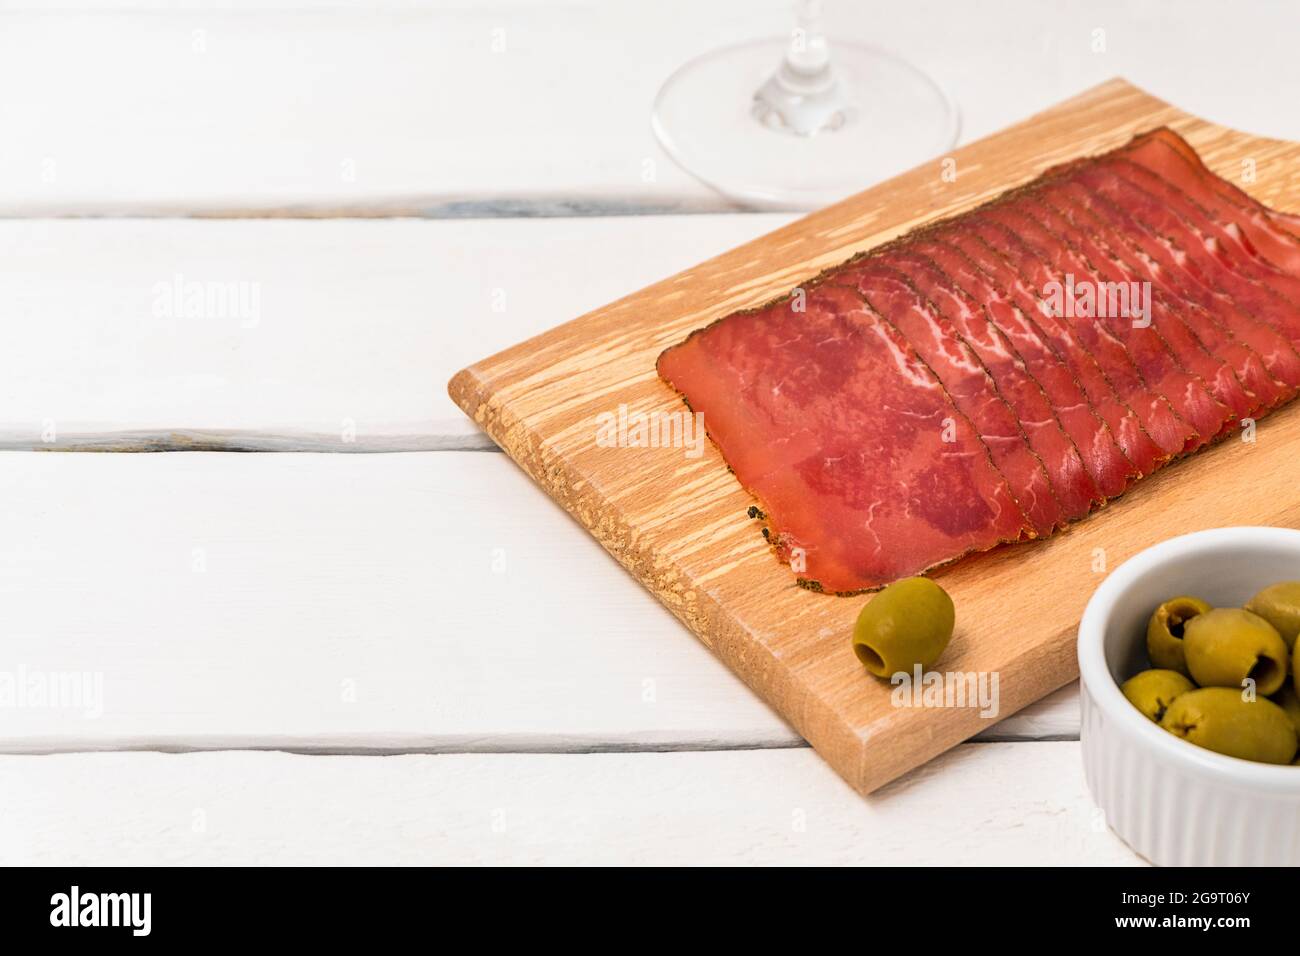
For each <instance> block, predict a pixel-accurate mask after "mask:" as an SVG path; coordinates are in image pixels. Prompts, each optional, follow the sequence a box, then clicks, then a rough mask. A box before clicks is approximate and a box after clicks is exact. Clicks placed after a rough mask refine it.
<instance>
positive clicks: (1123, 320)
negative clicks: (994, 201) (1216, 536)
mask: <svg viewBox="0 0 1300 956" xmlns="http://www.w3.org/2000/svg"><path fill="white" fill-rule="evenodd" d="M995 213H996V210H993V209H991V210H989V212H988V214H987V215H981V216H980V217H977V218H976V219H975V222H976V224H977V226H976V228H983V227H984V224H985V223H988V224H991V225H994V226H997V227H999V228H1000V229H1001V231H1002V241H1003V243H1004V245H1005V247H1006V248H1007V249H1008V250H1009V251H1010V252H1011V254H1013V255H1015V256H1016V262H1017V263H1018V264H1020V266H1021V267H1022V268H1023V269H1024V270H1025V272H1026V274H1028V275H1030V276H1031V277H1032V278H1033V280H1034V281H1035V282H1036V283H1037V284H1038V287H1039V290H1040V292H1039V296H1040V298H1042V300H1043V310H1044V311H1049V312H1051V314H1052V315H1053V316H1054V317H1056V318H1057V319H1058V320H1060V321H1063V322H1066V323H1067V324H1068V325H1069V326H1070V327H1071V328H1072V329H1073V330H1074V332H1075V334H1076V335H1078V336H1079V338H1080V339H1081V340H1083V341H1084V342H1085V343H1087V346H1088V348H1089V350H1090V351H1092V353H1093V354H1094V355H1095V356H1096V357H1097V361H1098V362H1099V363H1100V364H1101V366H1102V368H1103V370H1104V371H1105V372H1106V375H1107V377H1108V378H1109V379H1110V381H1111V382H1112V383H1114V385H1115V387H1116V390H1117V391H1118V393H1119V395H1120V397H1121V398H1123V399H1124V401H1125V402H1127V403H1128V405H1129V407H1131V408H1132V409H1133V410H1134V411H1135V412H1137V414H1138V416H1139V418H1141V419H1142V423H1143V426H1144V427H1145V428H1146V430H1147V433H1148V434H1150V435H1151V436H1152V437H1153V438H1155V439H1156V441H1157V443H1161V447H1163V448H1165V449H1166V450H1171V449H1173V448H1174V441H1175V440H1181V448H1179V449H1178V450H1179V451H1191V450H1193V449H1195V448H1198V447H1200V446H1201V445H1202V444H1204V443H1205V442H1206V441H1208V440H1209V439H1210V438H1212V437H1213V436H1214V435H1216V434H1218V431H1219V428H1220V425H1221V423H1222V421H1223V419H1224V417H1225V416H1224V415H1220V414H1218V411H1219V409H1217V408H1216V407H1215V405H1216V404H1217V403H1215V402H1214V399H1213V398H1212V397H1211V396H1210V394H1209V393H1208V392H1207V391H1206V390H1205V389H1204V387H1203V386H1201V385H1200V384H1199V383H1198V382H1196V381H1194V380H1193V378H1192V377H1191V376H1189V375H1188V374H1187V372H1186V370H1184V369H1183V368H1182V367H1181V366H1179V365H1178V362H1177V360H1176V358H1175V357H1174V356H1173V354H1172V353H1171V351H1170V349H1169V347H1168V344H1167V343H1166V342H1165V341H1164V340H1163V337H1162V336H1160V335H1159V334H1158V333H1156V332H1155V331H1154V329H1153V328H1152V327H1151V326H1149V325H1148V326H1147V327H1146V328H1142V329H1139V328H1137V323H1136V322H1134V321H1133V320H1132V319H1130V318H1128V317H1125V316H1121V317H1118V318H1117V317H1115V316H1113V315H1111V314H1110V313H1111V312H1112V311H1116V310H1112V309H1110V308H1106V309H1101V310H1096V309H1095V308H1092V309H1089V308H1088V299H1087V298H1086V297H1090V298H1092V299H1093V300H1094V301H1093V305H1094V307H1095V304H1096V303H1095V299H1096V297H1097V295H1098V294H1099V292H1098V290H1100V289H1101V288H1102V285H1103V282H1104V280H1103V279H1102V278H1101V277H1100V276H1099V275H1098V274H1097V273H1096V270H1095V267H1094V266H1093V265H1092V264H1091V263H1090V262H1088V261H1087V260H1086V259H1084V258H1083V257H1082V256H1081V255H1080V254H1079V252H1078V250H1076V249H1074V248H1073V247H1071V246H1069V245H1067V244H1065V243H1062V242H1061V241H1060V240H1059V239H1058V238H1056V237H1053V236H1051V235H1050V234H1047V235H1042V234H1040V233H1038V232H1035V231H1033V230H1029V232H1030V234H1029V235H1025V234H1024V231H1023V230H1016V229H1012V228H1010V227H1008V226H1006V225H1005V224H1004V223H1001V222H998V221H997V219H996V215H995ZM988 234H991V233H988ZM1025 252H1028V253H1029V254H1028V255H1026V254H1025ZM1088 289H1091V290H1092V293H1091V296H1089V294H1088V293H1087V292H1085V291H1084V290H1088ZM1053 293H1054V294H1053ZM1051 299H1055V301H1054V302H1053V301H1049V300H1051ZM1096 311H1100V312H1103V313H1105V314H1104V315H1095V314H1094V312H1096ZM1148 333H1149V334H1148ZM1225 411H1226V410H1225ZM1207 429H1208V434H1207Z"/></svg>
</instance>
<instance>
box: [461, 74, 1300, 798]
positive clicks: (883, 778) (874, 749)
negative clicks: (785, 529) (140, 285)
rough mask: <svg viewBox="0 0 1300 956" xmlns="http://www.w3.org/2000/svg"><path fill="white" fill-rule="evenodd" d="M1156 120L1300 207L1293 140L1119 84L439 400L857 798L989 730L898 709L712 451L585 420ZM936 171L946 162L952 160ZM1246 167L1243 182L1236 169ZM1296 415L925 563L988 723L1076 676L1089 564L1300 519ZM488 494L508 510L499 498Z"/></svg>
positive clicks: (1276, 418)
mask: <svg viewBox="0 0 1300 956" xmlns="http://www.w3.org/2000/svg"><path fill="white" fill-rule="evenodd" d="M1160 125H1168V126H1171V127H1173V128H1174V129H1176V130H1177V131H1178V132H1179V133H1181V134H1182V135H1183V136H1185V137H1186V138H1187V139H1188V140H1189V142H1191V144H1192V145H1193V146H1194V147H1195V148H1196V149H1197V151H1198V152H1199V153H1200V155H1201V156H1202V158H1203V159H1204V160H1205V162H1206V163H1207V164H1208V165H1209V166H1210V167H1211V168H1213V169H1214V170H1215V171H1216V172H1218V173H1220V174H1221V175H1224V176H1226V177H1227V178H1229V179H1231V180H1233V181H1234V182H1239V183H1242V185H1243V187H1244V188H1246V189H1247V190H1248V191H1249V192H1251V193H1252V194H1253V195H1255V196H1257V197H1258V198H1260V199H1261V200H1263V201H1264V202H1266V203H1269V204H1271V205H1275V206H1277V207H1278V208H1281V209H1287V210H1294V209H1296V208H1297V207H1300V146H1297V145H1295V144H1290V143H1283V142H1278V141H1272V140H1264V139H1259V138H1255V137H1251V136H1247V135H1244V134H1241V133H1237V132H1234V131H1231V130H1228V129H1224V128H1222V127H1218V126H1214V125H1212V124H1210V123H1206V122H1204V121H1202V120H1199V119H1197V118H1195V117H1192V116H1189V115H1187V114H1186V113H1183V112H1181V111H1179V110H1177V109H1175V108H1174V107H1172V106H1170V105H1168V104H1166V103H1163V102H1161V101H1160V100H1157V99H1155V98H1153V97H1151V96H1149V95H1147V94H1146V93H1144V92H1142V91H1141V90H1138V89H1136V88H1135V87H1133V86H1131V85H1130V84H1128V83H1126V82H1124V81H1123V80H1118V79H1116V80H1111V81H1110V82H1108V83H1105V84H1102V85H1101V86H1098V87H1095V88H1093V89H1091V90H1089V91H1087V92H1085V93H1083V94H1082V95H1080V96H1078V97H1076V98H1074V99H1071V100H1069V101H1067V102H1064V103H1062V104H1060V105H1058V106H1056V107H1053V108H1052V109H1050V110H1048V111H1046V112H1044V113H1041V114H1039V115H1038V116H1035V117H1032V118H1031V119H1029V120H1026V121H1025V122H1023V123H1020V124H1017V125H1016V126H1013V127H1011V128H1009V129H1007V130H1004V131H1003V132H1000V133H997V134H995V135H993V136H990V137H988V138H986V139H983V140H980V141H978V142H975V143H972V144H970V145H968V146H965V147H963V148H961V149H959V150H957V151H956V152H954V153H953V154H952V155H951V157H950V158H951V159H952V160H954V161H955V163H956V166H955V171H956V177H955V179H954V178H953V177H951V176H948V177H945V176H943V175H941V172H942V169H943V167H942V165H941V160H940V159H938V158H936V160H935V161H934V162H933V163H931V164H927V165H924V166H921V167H918V168H917V169H914V170H912V171H910V172H908V173H905V174H903V175H902V176H899V177H897V178H895V179H893V180H890V181H888V182H886V183H882V184H881V185H879V186H876V187H873V188H872V189H869V190H867V191H865V192H862V193H859V194H858V195H856V196H853V197H851V198H849V199H846V200H845V201H843V202H841V203H838V204H836V205H834V206H831V207H829V208H827V209H824V210H821V211H820V212H817V213H814V214H813V215H810V216H808V217H806V218H804V219H801V220H799V221H797V222H794V223H792V224H790V225H788V226H786V227H784V228H782V229H778V230H777V231H775V232H773V233H771V234H769V235H767V236H764V237H762V238H759V239H756V240H755V241H753V242H750V243H748V244H746V245H744V246H741V247H739V248H737V249H734V250H732V251H731V252H728V253H725V254H724V255H721V256H718V257H717V258H714V259H711V260H709V261H707V262H705V263H702V264H700V265H699V266H697V267H695V268H693V269H689V270H687V271H686V272H682V273H679V274H678V275H676V276H673V277H671V278H669V279H665V280H664V281H662V282H659V283H656V284H655V285H652V286H650V287H648V288H646V289H643V290H642V291H640V292H637V293H635V294H633V295H630V296H628V297H626V298H624V299H621V300H619V301H617V302H614V303H612V304H610V305H608V306H606V307H604V308H602V309H598V310H597V311H595V312H592V313H590V314H588V315H586V316H583V317H582V318H580V319H576V320H574V321H572V322H569V323H567V324H565V325H562V326H560V327H558V328H556V329H553V330H552V331H550V332H547V333H545V334H544V335H541V336H538V337H537V338H534V339H531V340H529V341H527V342H524V343H521V344H520V345H517V346H515V347H513V348H511V349H508V350H506V351H504V352H501V353H500V354H498V355H495V356H493V357H491V358H488V359H485V360H484V361H482V362H479V363H478V364H476V365H473V366H471V367H470V368H468V369H465V370H463V371H462V372H460V373H458V374H457V375H456V377H455V378H453V379H452V381H451V384H450V386H449V389H450V392H451V395H452V398H453V399H455V400H456V402H457V404H459V405H460V407H461V408H462V409H464V410H465V412H466V413H467V414H469V415H470V416H471V417H472V418H473V419H474V420H475V421H476V422H477V423H478V424H479V425H480V426H482V427H483V428H484V429H485V430H486V431H487V432H488V434H489V435H491V437H492V438H493V439H494V440H495V441H496V442H497V443H498V444H499V445H500V446H501V447H502V448H504V449H505V451H506V452H508V453H509V454H510V455H511V457H513V458H514V459H515V461H517V462H518V463H519V464H520V465H521V466H522V467H523V468H524V469H525V470H526V471H527V472H528V473H529V474H530V475H531V476H532V477H533V479H534V480H536V481H537V482H538V483H539V484H540V485H541V486H542V487H543V488H544V489H546V491H547V492H548V493H550V494H551V495H552V496H553V497H554V498H555V499H556V500H557V501H558V502H559V503H560V504H561V505H563V506H564V508H565V509H567V510H568V511H569V512H570V513H571V514H572V515H573V516H574V517H575V518H577V520H578V521H579V522H581V523H582V524H583V525H584V526H585V527H586V528H587V530H588V531H589V532H590V533H591V534H592V535H593V536H594V537H595V538H596V539H597V540H598V541H599V542H600V543H601V544H602V545H603V546H604V547H605V548H606V549H607V550H608V551H609V552H610V553H611V554H613V555H614V556H615V557H616V558H617V559H618V560H619V561H620V562H621V563H622V564H623V565H624V566H625V567H626V568H627V569H628V570H629V571H630V572H631V573H632V574H634V575H635V576H636V577H637V578H638V579H639V580H640V581H641V582H642V583H643V584H644V585H645V586H646V587H647V588H648V589H649V590H650V591H651V592H652V593H653V594H654V595H655V596H656V597H658V598H659V600H660V601H662V602H663V603H664V604H665V605H666V606H667V607H668V608H669V609H670V610H672V612H673V613H674V614H676V615H677V617H678V618H680V619H681V620H682V621H683V622H684V623H685V624H686V625H687V626H688V627H689V628H690V629H691V630H692V631H693V632H694V633H695V634H696V635H697V636H698V637H699V638H700V639H701V640H702V641H703V642H704V643H705V644H706V645H708V646H709V647H710V648H712V650H713V651H714V652H715V653H716V654H717V655H718V656H719V657H721V658H722V660H724V661H725V662H726V663H727V664H728V665H729V666H730V667H731V668H732V669H733V670H735V671H736V673H737V674H739V675H740V676H741V677H742V678H743V679H744V680H745V681H746V682H747V683H748V684H749V685H750V686H751V687H753V688H754V689H755V690H756V691H757V692H758V693H759V694H761V695H762V696H763V697H764V698H765V699H766V700H767V701H769V702H770V703H771V704H772V705H773V706H774V707H775V708H776V709H777V710H778V711H780V712H781V714H783V715H784V716H785V717H786V718H787V719H788V720H789V721H790V722H791V723H792V724H793V725H794V727H795V728H796V729H797V730H798V731H799V733H801V734H802V735H803V736H804V737H805V738H807V739H808V741H809V742H810V743H811V744H812V745H813V746H814V747H815V748H816V749H817V750H818V752H819V753H820V754H821V755H822V756H823V757H824V758H825V759H826V760H827V761H828V762H829V763H830V764H831V765H832V766H833V767H834V768H835V769H836V770H837V771H838V772H839V773H840V774H841V775H842V776H843V777H844V778H845V779H846V780H847V781H848V782H849V783H850V784H851V785H852V786H854V787H855V788H857V789H858V790H859V791H860V792H862V793H869V792H870V791H872V790H874V789H876V788H877V787H880V786H881V785H882V784H884V783H887V782H888V781H890V780H892V779H894V778H895V777H897V776H899V775H900V774H902V773H904V772H906V771H907V770H910V769H911V768H913V767H916V766H918V765H919V764H921V763H923V762H925V761H927V760H929V759H930V758H932V757H934V756H935V755H936V754H939V753H941V752H943V751H944V750H946V749H948V748H949V747H952V746H953V745H954V744H957V743H958V742H960V741H962V740H964V739H966V738H968V737H970V736H971V735H973V734H975V733H977V732H979V731H980V730H981V729H983V728H984V727H986V726H988V722H989V720H990V719H991V718H987V717H982V716H981V714H980V711H979V710H978V709H976V708H969V707H967V708H946V709H945V708H929V709H927V708H920V707H897V706H894V705H893V703H892V702H891V690H892V688H891V687H890V685H888V684H886V683H882V682H879V681H877V680H875V679H874V678H871V677H869V676H867V675H866V673H865V672H864V670H863V668H862V667H861V665H860V664H859V663H858V662H857V660H856V659H855V657H854V655H853V654H852V652H851V651H850V649H849V635H850V632H851V629H852V624H853V620H854V617H855V616H856V613H857V611H858V609H859V608H860V607H861V606H862V605H863V604H864V603H865V601H866V598H838V597H832V596H827V595H821V594H816V593H813V592H810V591H806V590H803V589H801V588H799V587H798V586H797V585H796V584H795V582H794V575H793V574H791V572H790V570H789V569H788V568H787V567H786V566H784V565H782V564H780V563H779V562H778V561H777V560H776V558H775V557H774V556H773V554H772V553H771V551H770V550H769V548H768V546H767V544H766V542H765V541H764V540H763V538H762V537H761V536H760V534H759V530H758V524H757V523H756V522H753V521H750V520H748V519H747V517H746V509H747V508H748V507H749V506H750V505H751V504H752V503H753V499H752V498H751V497H750V496H749V495H748V493H746V492H745V491H744V489H743V488H741V486H740V484H739V483H738V482H737V481H736V479H735V477H734V476H733V475H732V474H731V473H730V472H729V471H728V470H727V467H726V465H725V463H724V462H723V460H722V457H721V455H720V454H719V453H718V451H717V450H716V448H714V447H713V446H712V445H711V444H708V445H706V447H705V448H704V451H703V454H702V455H700V456H699V457H696V458H691V457H688V456H687V455H686V454H685V452H684V450H683V449H681V448H626V447H601V445H600V444H598V442H597V428H598V419H599V416H600V415H601V413H606V412H609V413H617V411H618V409H619V406H620V405H626V406H627V408H628V410H629V412H630V413H632V414H635V413H637V412H672V411H677V410H679V409H681V408H682V405H681V399H680V397H679V396H678V395H677V394H676V393H675V392H674V391H673V390H672V389H671V388H669V387H668V386H667V385H666V384H664V383H663V382H662V381H660V379H659V378H658V377H657V375H656V374H655V368H654V363H655V359H656V358H657V356H658V355H659V353H660V352H662V351H663V350H664V349H665V348H667V347H668V346H669V345H672V344H674V343H676V342H678V341H680V340H681V339H682V338H683V337H685V336H686V335H687V334H688V333H689V332H690V331H691V330H693V329H697V328H700V327H701V326H704V325H706V324H708V323H709V322H711V321H713V320H714V319H716V318H719V317H721V316H723V315H726V314H728V313H730V312H733V311H735V310H737V309H742V308H748V307H752V306H756V305H759V304H761V303H763V302H765V301H767V300H768V299H771V298H773V297H774V296H777V295H780V294H782V293H785V292H787V291H789V290H790V289H791V288H793V287H794V286H796V285H798V284H799V283H800V282H801V281H803V280H805V279H807V278H809V277H811V276H813V275H815V274H816V273H818V272H820V271H821V270H823V269H826V268H828V267H830V266H833V265H835V264H836V263H838V262H840V261H842V260H844V259H846V258H848V257H849V256H850V255H852V254H853V253H855V252H858V251H860V250H863V249H868V248H871V247H872V246H875V245H878V244H879V243H881V242H883V241H886V240H888V239H890V238H893V237H894V236H897V235H899V234H901V233H903V232H906V231H908V230H909V229H911V228H913V227H915V226H917V225H919V224H921V223H924V222H928V221H931V220H933V219H936V218H938V217H940V216H947V215H952V214H955V213H958V212H961V211H963V210H965V209H968V208H970V207H972V206H974V205H977V204H978V203H980V202H982V201H984V200H987V199H989V198H991V197H993V196H995V195H997V194H999V193H1001V192H1003V191H1004V190H1006V189H1008V188H1010V187H1012V186H1015V185H1018V184H1020V183H1023V182H1025V181H1027V180H1029V179H1032V178H1033V177H1034V176H1036V175H1038V174H1039V173H1040V172H1042V171H1043V170H1044V169H1045V168H1047V167H1049V166H1052V165H1054V164H1057V163H1060V162H1063V161H1065V160H1069V159H1073V158H1075V157H1078V156H1082V155H1088V154H1093V153H1099V152H1102V151H1105V150H1108V149H1112V148H1114V147H1116V146H1119V145H1121V144H1122V143H1124V142H1125V141H1127V140H1128V139H1129V138H1130V137H1131V136H1133V135H1134V134H1136V133H1138V132H1142V131H1144V130H1148V129H1151V128H1152V127H1155V126H1160ZM950 168H951V167H950ZM1245 170H1249V171H1250V172H1252V173H1253V176H1251V177H1247V178H1248V179H1250V180H1252V181H1248V182H1243V175H1242V174H1243V171H1245ZM1297 456H1300V411H1297V407H1296V406H1293V407H1290V408H1287V409H1284V410H1283V411H1281V412H1278V413H1276V414H1274V415H1273V416H1271V417H1269V418H1267V419H1265V420H1264V421H1263V422H1262V423H1261V425H1260V428H1259V431H1258V434H1257V436H1256V441H1254V442H1253V443H1250V444H1247V443H1245V442H1241V441H1228V442H1225V443H1223V444H1221V445H1219V446H1217V447H1215V448H1211V449H1208V450H1206V451H1203V452H1202V453H1200V454H1198V455H1196V456H1194V457H1192V458H1190V459H1187V460H1184V461H1181V462H1179V463H1177V464H1175V465H1173V466H1171V467H1169V468H1167V469H1165V470H1164V471H1162V472H1160V473H1159V474H1157V475H1156V476H1154V477H1153V478H1151V479H1148V480H1146V481H1143V482H1140V483H1139V484H1138V485H1137V486H1136V487H1135V488H1134V489H1133V490H1132V491H1130V492H1129V493H1128V494H1126V495H1125V496H1124V497H1123V498H1121V499H1119V500H1117V501H1115V502H1112V503H1111V504H1110V505H1108V506H1107V507H1105V508H1104V509H1102V510H1101V511H1100V512H1098V513H1096V514H1094V515H1093V516H1092V517H1091V518H1089V519H1087V520H1085V521H1083V522H1080V523H1079V524H1078V525H1076V526H1074V527H1073V528H1072V529H1070V530H1069V531H1068V532H1066V533H1064V534H1060V535H1057V536H1056V537H1054V538H1051V539H1049V540H1046V541H1040V542H1035V543H1032V544H1024V545H1017V546H1014V547H1004V548H1001V549H999V550H997V551H994V552H990V553H987V554H983V555H978V556H975V557H972V558H967V559H965V560H963V561H960V562H958V563H957V564H956V565H954V566H952V567H950V568H948V569H945V570H943V571H942V572H939V573H937V574H936V579H937V580H939V581H940V583H941V584H942V585H943V586H944V587H945V588H946V589H947V590H948V591H949V593H950V594H951V595H952V597H953V600H954V601H955V603H956V606H957V630H956V633H955V635H954V637H953V641H952V643H951V645H949V649H948V651H947V652H946V653H945V655H944V657H943V660H942V661H941V663H940V668H941V669H942V670H944V671H967V672H968V671H979V672H990V673H996V674H997V675H998V680H999V692H1000V701H999V704H1000V710H999V713H998V716H999V717H1001V716H1005V715H1006V714H1007V713H1010V712H1012V711H1015V710H1018V709H1019V708H1021V707H1023V706H1025V705H1026V704H1028V703H1030V702H1031V701H1034V700H1037V699H1038V698H1039V697H1042V696H1043V695H1044V694H1046V693H1048V692H1049V691H1052V690H1054V689H1055V688H1057V687H1060V686H1062V685H1063V684H1065V683H1066V682H1068V681H1069V680H1071V679H1072V678H1074V677H1075V676H1076V674H1077V671H1076V665H1075V656H1074V638H1075V629H1076V626H1077V623H1078V620H1079V617H1080V615H1081V613H1082V611H1083V607H1084V605H1085V604H1086V602H1087V599H1088V597H1089V595H1091V593H1092V591H1093V589H1094V588H1095V587H1096V586H1097V585H1098V584H1099V583H1100V581H1101V580H1102V578H1103V577H1104V575H1105V573H1106V572H1107V571H1109V570H1111V569H1113V568H1114V567H1115V566H1117V565H1118V564H1119V563H1120V562H1122V561H1124V560H1126V559H1127V558H1129V557H1130V556H1132V555H1133V554H1134V553H1136V552H1137V551H1139V550H1141V549H1142V548H1145V547H1147V546H1148V545H1151V544H1153V543H1155V542H1157V541H1159V540H1162V539H1164V538H1167V537H1171V536H1173V535H1176V534H1181V533H1184V532H1188V531H1193V530H1197V529H1201V528H1208V527H1218V526H1223V525H1234V524H1271V525H1286V526H1293V527H1300V497H1297V496H1296V495H1295V494H1294V490H1293V485H1294V478H1293V477H1292V475H1291V471H1292V467H1291V465H1292V463H1293V462H1295V461H1296V460H1297ZM503 506H505V505H504V503H503Z"/></svg>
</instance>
